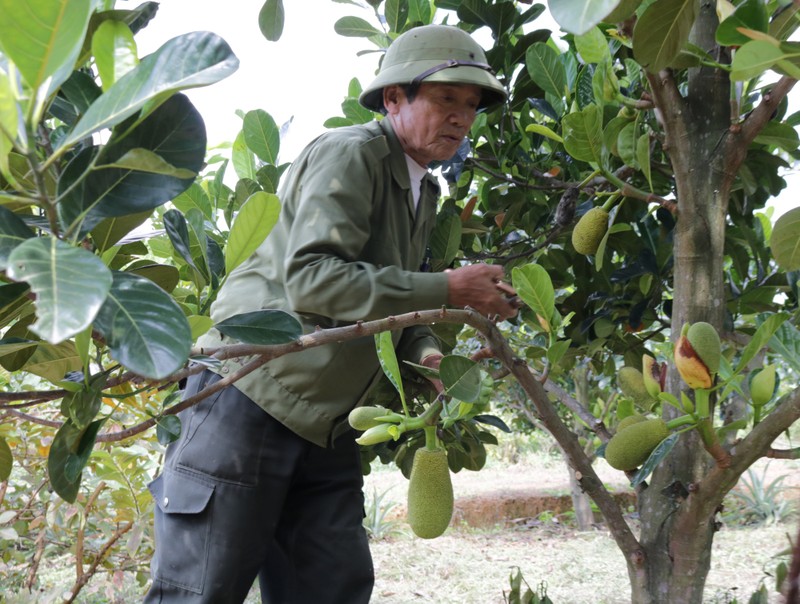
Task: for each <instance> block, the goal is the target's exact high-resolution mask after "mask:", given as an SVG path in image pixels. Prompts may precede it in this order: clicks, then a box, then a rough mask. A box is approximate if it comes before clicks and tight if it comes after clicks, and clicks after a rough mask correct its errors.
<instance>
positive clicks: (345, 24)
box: [333, 17, 382, 38]
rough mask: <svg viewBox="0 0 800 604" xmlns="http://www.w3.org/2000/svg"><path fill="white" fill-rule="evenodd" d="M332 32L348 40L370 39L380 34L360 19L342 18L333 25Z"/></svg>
mask: <svg viewBox="0 0 800 604" xmlns="http://www.w3.org/2000/svg"><path fill="white" fill-rule="evenodd" d="M333 30H334V31H335V32H336V33H337V34H339V35H340V36H345V37H348V38H371V37H372V36H375V35H380V34H381V33H382V32H381V31H379V30H377V29H375V28H374V27H373V26H372V25H370V24H369V23H367V22H366V21H365V20H364V19H362V18H361V17H342V18H341V19H339V20H338V21H336V23H334V24H333Z"/></svg>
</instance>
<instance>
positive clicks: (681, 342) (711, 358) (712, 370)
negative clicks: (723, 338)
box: [674, 321, 721, 389]
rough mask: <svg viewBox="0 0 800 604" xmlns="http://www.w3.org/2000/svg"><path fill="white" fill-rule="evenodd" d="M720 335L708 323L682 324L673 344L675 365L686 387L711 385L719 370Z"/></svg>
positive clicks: (707, 386)
mask: <svg viewBox="0 0 800 604" xmlns="http://www.w3.org/2000/svg"><path fill="white" fill-rule="evenodd" d="M720 356H721V346H720V341H719V334H718V333H717V330H716V329H714V326H713V325H711V324H710V323H705V322H703V321H698V322H697V323H692V324H691V325H689V324H684V326H683V328H682V329H681V335H680V337H679V338H678V342H677V343H676V345H675V355H674V357H675V368H676V369H677V370H678V373H680V374H681V378H683V381H684V382H686V384H687V385H688V386H689V388H694V389H697V388H711V386H712V385H713V384H714V376H715V375H716V373H717V371H718V370H719V361H720Z"/></svg>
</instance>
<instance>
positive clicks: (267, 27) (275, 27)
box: [258, 0, 285, 42]
mask: <svg viewBox="0 0 800 604" xmlns="http://www.w3.org/2000/svg"><path fill="white" fill-rule="evenodd" d="M284 18H285V15H284V10H283V0H266V2H264V5H263V6H262V7H261V10H260V11H258V29H260V30H261V34H262V35H263V36H264V37H265V38H266V39H267V40H269V41H270V42H277V41H278V40H280V39H281V35H282V34H283V22H284Z"/></svg>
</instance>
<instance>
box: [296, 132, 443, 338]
mask: <svg viewBox="0 0 800 604" xmlns="http://www.w3.org/2000/svg"><path fill="white" fill-rule="evenodd" d="M368 144H369V143H364V144H361V145H359V144H355V143H354V142H353V143H351V144H346V142H343V141H339V140H338V139H337V140H336V141H334V142H333V143H330V142H326V141H324V140H323V141H320V142H319V144H317V145H316V146H315V148H314V149H313V150H312V151H311V152H310V155H309V158H308V162H307V163H306V165H305V167H304V169H303V173H302V175H301V180H302V182H301V183H298V185H297V186H296V187H295V190H294V199H293V200H292V204H291V208H290V211H292V212H294V216H292V227H291V230H290V232H289V234H288V242H287V244H288V245H287V250H286V257H285V260H284V271H285V285H286V294H287V297H288V300H289V302H290V305H291V307H292V308H293V310H295V311H296V312H298V313H307V314H313V315H319V316H323V317H328V318H330V319H332V320H334V321H346V322H347V321H358V320H373V319H379V318H383V317H387V316H391V315H396V314H402V313H405V312H410V311H413V310H424V309H430V308H438V307H440V306H442V305H443V304H445V303H446V299H447V277H446V275H444V274H442V273H421V272H416V271H412V270H405V269H403V268H402V267H401V266H397V264H398V263H392V265H384V266H380V265H376V264H373V263H372V262H368V261H363V260H361V259H360V257H361V252H362V249H363V248H364V246H365V244H366V243H367V241H368V240H369V239H370V237H371V235H372V229H373V226H372V220H371V219H372V212H373V206H374V203H373V201H374V196H375V195H379V194H381V190H382V189H381V182H382V179H383V178H384V176H383V175H382V173H381V172H380V169H381V168H380V163H381V162H380V158H379V157H376V153H375V152H374V150H371V149H365V146H367V145H368ZM387 152H388V150H387Z"/></svg>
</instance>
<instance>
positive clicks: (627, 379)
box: [617, 365, 651, 404]
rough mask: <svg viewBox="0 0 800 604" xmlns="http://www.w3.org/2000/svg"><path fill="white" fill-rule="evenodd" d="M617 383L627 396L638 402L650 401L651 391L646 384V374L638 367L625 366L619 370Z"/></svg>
mask: <svg viewBox="0 0 800 604" xmlns="http://www.w3.org/2000/svg"><path fill="white" fill-rule="evenodd" d="M617 385H618V386H619V389H620V390H622V393H623V394H624V395H625V396H629V397H630V398H632V399H633V401H634V402H636V403H639V404H641V403H645V402H647V403H649V402H650V398H651V397H650V393H649V392H648V391H647V388H646V387H645V384H644V376H643V375H642V372H641V371H639V370H638V369H637V368H636V367H630V366H627V365H626V366H625V367H622V368H621V369H620V370H619V371H618V372H617Z"/></svg>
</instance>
